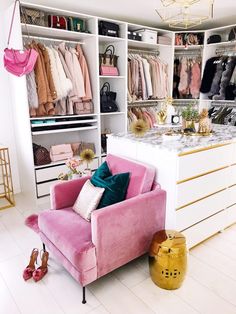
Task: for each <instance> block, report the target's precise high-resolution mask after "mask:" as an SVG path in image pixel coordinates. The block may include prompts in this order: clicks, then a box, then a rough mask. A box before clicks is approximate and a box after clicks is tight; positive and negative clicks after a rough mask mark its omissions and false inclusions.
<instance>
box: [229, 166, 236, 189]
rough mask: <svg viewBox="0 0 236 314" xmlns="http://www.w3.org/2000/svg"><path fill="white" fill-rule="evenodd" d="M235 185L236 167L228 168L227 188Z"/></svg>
mask: <svg viewBox="0 0 236 314" xmlns="http://www.w3.org/2000/svg"><path fill="white" fill-rule="evenodd" d="M234 184H236V165H233V166H231V167H230V176H229V186H231V185H234Z"/></svg>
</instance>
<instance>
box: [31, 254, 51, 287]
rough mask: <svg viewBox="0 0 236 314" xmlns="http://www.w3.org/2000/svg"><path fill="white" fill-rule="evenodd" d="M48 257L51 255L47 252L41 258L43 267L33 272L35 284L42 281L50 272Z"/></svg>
mask: <svg viewBox="0 0 236 314" xmlns="http://www.w3.org/2000/svg"><path fill="white" fill-rule="evenodd" d="M48 257H49V253H48V252H47V251H44V252H43V254H42V257H41V259H42V264H41V266H40V267H38V268H37V269H35V271H34V272H33V279H34V281H35V282H37V281H39V280H41V279H42V278H43V277H44V276H45V275H46V273H47V272H48Z"/></svg>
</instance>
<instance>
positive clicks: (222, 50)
mask: <svg viewBox="0 0 236 314" xmlns="http://www.w3.org/2000/svg"><path fill="white" fill-rule="evenodd" d="M215 53H216V55H229V54H231V53H232V54H233V55H235V56H236V44H235V43H234V44H233V46H229V47H221V48H217V49H216V51H215Z"/></svg>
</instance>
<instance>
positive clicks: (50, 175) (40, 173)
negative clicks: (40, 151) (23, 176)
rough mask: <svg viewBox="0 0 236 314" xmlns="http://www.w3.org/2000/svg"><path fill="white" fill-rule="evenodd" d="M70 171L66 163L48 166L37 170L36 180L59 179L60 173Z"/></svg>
mask: <svg viewBox="0 0 236 314" xmlns="http://www.w3.org/2000/svg"><path fill="white" fill-rule="evenodd" d="M62 172H63V173H66V172H68V167H67V166H66V165H65V164H64V165H58V166H54V167H47V168H41V169H36V170H35V176H36V182H37V183H39V182H44V181H48V180H54V179H57V177H58V175H59V174H60V173H62Z"/></svg>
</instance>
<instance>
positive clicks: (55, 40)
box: [22, 35, 84, 45]
mask: <svg viewBox="0 0 236 314" xmlns="http://www.w3.org/2000/svg"><path fill="white" fill-rule="evenodd" d="M22 37H23V38H27V39H37V40H42V41H51V42H65V43H71V44H80V45H83V44H84V43H83V42H79V41H74V40H64V39H57V38H49V37H40V36H34V35H33V36H31V35H29V36H28V35H22Z"/></svg>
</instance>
